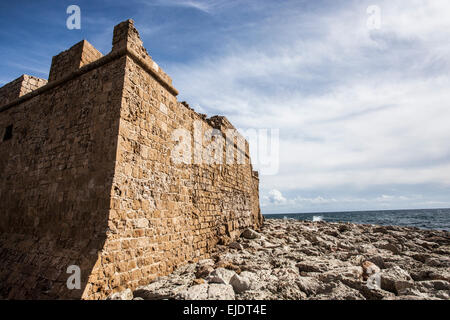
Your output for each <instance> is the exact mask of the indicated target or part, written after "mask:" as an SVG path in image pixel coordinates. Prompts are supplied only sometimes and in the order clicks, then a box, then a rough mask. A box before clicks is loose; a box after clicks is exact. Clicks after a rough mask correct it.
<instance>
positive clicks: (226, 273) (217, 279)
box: [206, 268, 236, 284]
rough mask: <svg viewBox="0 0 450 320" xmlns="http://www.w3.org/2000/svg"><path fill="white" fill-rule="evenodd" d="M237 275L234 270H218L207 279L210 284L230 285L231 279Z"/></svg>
mask: <svg viewBox="0 0 450 320" xmlns="http://www.w3.org/2000/svg"><path fill="white" fill-rule="evenodd" d="M235 274H236V272H234V271H233V270H228V269H225V268H217V269H215V270H214V271H213V272H211V274H210V275H209V276H208V277H207V279H206V280H207V281H208V282H209V283H219V284H220V283H222V284H229V283H230V279H231V278H232V277H233V276H234V275H235Z"/></svg>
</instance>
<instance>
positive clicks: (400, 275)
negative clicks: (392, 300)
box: [380, 266, 414, 294]
mask: <svg viewBox="0 0 450 320" xmlns="http://www.w3.org/2000/svg"><path fill="white" fill-rule="evenodd" d="M380 280H381V283H380V284H381V289H383V290H387V291H390V292H394V293H397V294H398V293H399V292H401V291H402V290H404V289H406V288H410V287H412V286H413V285H414V282H413V280H412V278H411V276H410V275H409V273H408V272H406V271H405V270H403V269H402V268H400V267H399V266H394V267H392V268H389V269H384V270H382V271H381V272H380Z"/></svg>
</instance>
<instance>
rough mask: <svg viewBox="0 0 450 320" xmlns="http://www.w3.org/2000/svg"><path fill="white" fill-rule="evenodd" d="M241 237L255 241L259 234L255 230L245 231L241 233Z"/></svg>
mask: <svg viewBox="0 0 450 320" xmlns="http://www.w3.org/2000/svg"><path fill="white" fill-rule="evenodd" d="M242 237H244V238H245V239H256V238H259V234H258V232H256V231H255V230H252V229H245V230H244V232H242Z"/></svg>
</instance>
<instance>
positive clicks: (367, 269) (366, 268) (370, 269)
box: [361, 261, 381, 280]
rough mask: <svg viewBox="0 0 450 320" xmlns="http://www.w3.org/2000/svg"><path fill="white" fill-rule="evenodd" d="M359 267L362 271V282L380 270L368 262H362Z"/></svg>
mask: <svg viewBox="0 0 450 320" xmlns="http://www.w3.org/2000/svg"><path fill="white" fill-rule="evenodd" d="M361 266H362V269H363V274H362V276H363V279H364V280H367V279H368V278H369V277H370V276H372V275H373V274H377V273H379V272H380V271H381V269H380V268H379V267H378V266H377V265H376V264H375V263H373V262H370V261H364V262H363V263H362V264H361Z"/></svg>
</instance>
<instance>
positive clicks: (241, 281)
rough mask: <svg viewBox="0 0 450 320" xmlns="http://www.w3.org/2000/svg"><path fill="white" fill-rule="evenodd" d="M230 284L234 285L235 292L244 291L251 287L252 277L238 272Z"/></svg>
mask: <svg viewBox="0 0 450 320" xmlns="http://www.w3.org/2000/svg"><path fill="white" fill-rule="evenodd" d="M230 284H231V285H232V286H233V289H234V292H236V293H242V292H244V291H247V290H249V289H250V279H248V278H247V277H244V276H240V275H237V274H235V275H234V276H233V277H231V279H230Z"/></svg>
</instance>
